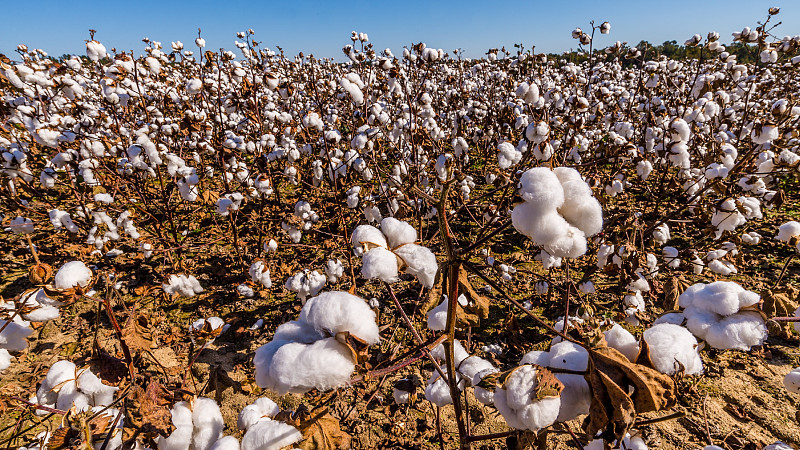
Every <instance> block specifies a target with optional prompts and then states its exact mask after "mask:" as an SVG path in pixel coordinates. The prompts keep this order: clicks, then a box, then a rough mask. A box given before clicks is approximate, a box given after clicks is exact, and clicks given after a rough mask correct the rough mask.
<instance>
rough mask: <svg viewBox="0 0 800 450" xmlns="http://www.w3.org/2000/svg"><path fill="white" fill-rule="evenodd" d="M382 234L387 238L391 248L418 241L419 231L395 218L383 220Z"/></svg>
mask: <svg viewBox="0 0 800 450" xmlns="http://www.w3.org/2000/svg"><path fill="white" fill-rule="evenodd" d="M381 232H383V234H384V236H386V240H387V241H388V243H389V247H390V248H394V247H397V246H398V245H401V244H409V243H413V242H415V241H416V240H417V230H416V229H415V228H414V227H413V226H411V224H409V223H408V222H403V221H400V220H397V219H395V218H394V217H387V218H385V219H383V220H381Z"/></svg>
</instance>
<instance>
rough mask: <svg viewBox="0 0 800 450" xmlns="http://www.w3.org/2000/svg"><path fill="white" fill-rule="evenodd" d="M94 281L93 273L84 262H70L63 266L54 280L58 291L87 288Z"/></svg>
mask: <svg viewBox="0 0 800 450" xmlns="http://www.w3.org/2000/svg"><path fill="white" fill-rule="evenodd" d="M91 280H92V271H91V270H90V269H89V268H88V267H86V264H84V263H83V262H82V261H70V262H68V263H65V264H64V265H63V266H61V267H60V268H59V269H58V271H57V272H56V275H55V277H54V279H53V286H54V287H55V288H56V289H70V288H73V287H75V286H81V287H86V286H88V285H89V283H90V282H91Z"/></svg>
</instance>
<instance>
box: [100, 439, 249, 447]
mask: <svg viewBox="0 0 800 450" xmlns="http://www.w3.org/2000/svg"><path fill="white" fill-rule="evenodd" d="M97 450H99V449H97ZM209 450H239V440H238V439H236V438H235V437H233V436H223V437H221V438H220V439H218V440H217V442H214V445H212V446H211V448H209Z"/></svg>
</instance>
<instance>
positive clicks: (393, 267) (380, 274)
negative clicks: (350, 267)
mask: <svg viewBox="0 0 800 450" xmlns="http://www.w3.org/2000/svg"><path fill="white" fill-rule="evenodd" d="M404 247H405V246H404ZM361 275H363V276H364V278H366V279H368V280H371V279H375V278H377V279H379V280H381V281H385V282H387V283H394V282H396V281H398V280H399V279H400V278H399V277H398V267H397V256H395V254H394V253H392V252H391V251H389V250H386V249H385V248H383V247H375V248H373V249H372V250H370V251H368V252H366V253H365V254H364V259H363V260H362V265H361Z"/></svg>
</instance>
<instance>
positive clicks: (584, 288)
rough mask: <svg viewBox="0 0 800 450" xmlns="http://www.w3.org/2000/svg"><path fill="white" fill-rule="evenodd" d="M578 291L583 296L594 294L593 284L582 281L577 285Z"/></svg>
mask: <svg viewBox="0 0 800 450" xmlns="http://www.w3.org/2000/svg"><path fill="white" fill-rule="evenodd" d="M578 290H579V291H581V293H583V294H594V293H595V288H594V283H592V282H591V281H584V282H583V283H581V284H579V285H578Z"/></svg>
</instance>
